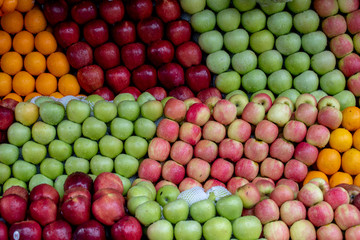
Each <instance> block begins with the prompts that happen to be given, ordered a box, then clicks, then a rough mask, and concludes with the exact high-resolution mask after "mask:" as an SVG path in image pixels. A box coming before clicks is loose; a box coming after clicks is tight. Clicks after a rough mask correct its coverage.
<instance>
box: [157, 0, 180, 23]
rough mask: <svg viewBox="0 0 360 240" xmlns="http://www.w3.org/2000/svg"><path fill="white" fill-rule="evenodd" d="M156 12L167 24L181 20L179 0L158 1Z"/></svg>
mask: <svg viewBox="0 0 360 240" xmlns="http://www.w3.org/2000/svg"><path fill="white" fill-rule="evenodd" d="M155 12H156V14H157V15H158V17H159V18H161V20H162V21H163V22H165V23H167V22H170V21H173V20H176V19H178V18H180V15H181V8H180V5H179V1H177V0H156V1H155Z"/></svg>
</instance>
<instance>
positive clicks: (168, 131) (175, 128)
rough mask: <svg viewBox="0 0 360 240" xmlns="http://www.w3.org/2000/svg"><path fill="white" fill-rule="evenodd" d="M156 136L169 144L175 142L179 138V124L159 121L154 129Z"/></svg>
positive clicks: (164, 120)
mask: <svg viewBox="0 0 360 240" xmlns="http://www.w3.org/2000/svg"><path fill="white" fill-rule="evenodd" d="M195 126H196V125H195ZM199 131H200V133H201V129H199ZM156 136H158V137H161V138H163V139H165V140H167V141H169V142H171V143H172V142H175V141H176V139H177V138H178V136H179V124H178V123H177V122H175V121H173V120H170V119H166V118H164V119H161V120H160V122H159V124H158V126H157V128H156Z"/></svg>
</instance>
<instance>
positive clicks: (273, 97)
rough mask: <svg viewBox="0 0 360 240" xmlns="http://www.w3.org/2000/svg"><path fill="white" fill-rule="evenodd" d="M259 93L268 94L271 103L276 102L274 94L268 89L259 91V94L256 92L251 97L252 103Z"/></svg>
mask: <svg viewBox="0 0 360 240" xmlns="http://www.w3.org/2000/svg"><path fill="white" fill-rule="evenodd" d="M259 93H266V94H267V95H268V96H269V97H270V98H271V101H272V102H274V101H275V96H274V94H273V93H272V92H271V91H270V90H268V89H262V90H259V91H257V92H254V93H253V94H252V95H251V96H250V101H252V100H253V98H254V97H255V96H256V95H257V94H259Z"/></svg>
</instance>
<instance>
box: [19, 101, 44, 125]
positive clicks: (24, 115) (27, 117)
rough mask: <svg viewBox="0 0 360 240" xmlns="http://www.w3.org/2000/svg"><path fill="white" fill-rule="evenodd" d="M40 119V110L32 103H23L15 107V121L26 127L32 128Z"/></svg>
mask: <svg viewBox="0 0 360 240" xmlns="http://www.w3.org/2000/svg"><path fill="white" fill-rule="evenodd" d="M38 118H39V108H38V106H36V105H35V104H34V103H31V102H21V103H20V104H17V105H16V107H15V120H16V121H18V122H20V123H22V124H23V125H25V126H30V125H32V124H33V123H35V122H36V121H37V120H38Z"/></svg>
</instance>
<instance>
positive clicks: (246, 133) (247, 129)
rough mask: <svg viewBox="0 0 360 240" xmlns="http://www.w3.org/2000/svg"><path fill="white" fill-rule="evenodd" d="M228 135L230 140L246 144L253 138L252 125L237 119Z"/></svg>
mask: <svg viewBox="0 0 360 240" xmlns="http://www.w3.org/2000/svg"><path fill="white" fill-rule="evenodd" d="M227 135H228V137H229V138H230V139H233V140H236V141H239V142H241V143H244V142H246V141H247V140H248V139H249V138H250V136H251V125H250V124H249V123H248V122H247V121H244V120H242V119H236V120H234V121H233V122H232V123H231V124H230V125H229V127H228V129H227Z"/></svg>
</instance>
